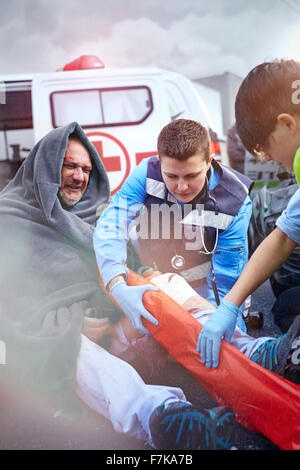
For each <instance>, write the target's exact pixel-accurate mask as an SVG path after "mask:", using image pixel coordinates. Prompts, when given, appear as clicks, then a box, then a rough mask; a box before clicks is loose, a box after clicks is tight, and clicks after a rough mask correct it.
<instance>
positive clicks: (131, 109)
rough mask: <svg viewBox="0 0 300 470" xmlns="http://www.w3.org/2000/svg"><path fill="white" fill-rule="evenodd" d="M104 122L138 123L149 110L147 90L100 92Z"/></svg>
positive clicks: (149, 103) (133, 89)
mask: <svg viewBox="0 0 300 470" xmlns="http://www.w3.org/2000/svg"><path fill="white" fill-rule="evenodd" d="M101 96H102V103H103V113H104V122H105V123H109V124H117V123H119V122H121V123H127V122H128V123H133V122H140V121H142V120H143V119H144V117H145V115H146V114H148V112H149V110H150V109H151V102H150V100H149V91H148V89H147V88H132V89H123V90H111V91H104V90H103V91H102V93H101Z"/></svg>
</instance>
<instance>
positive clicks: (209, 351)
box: [197, 299, 239, 367]
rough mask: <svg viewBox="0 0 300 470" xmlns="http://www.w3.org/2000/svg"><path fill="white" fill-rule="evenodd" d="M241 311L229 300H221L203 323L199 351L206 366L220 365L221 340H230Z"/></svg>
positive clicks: (198, 345) (198, 344)
mask: <svg viewBox="0 0 300 470" xmlns="http://www.w3.org/2000/svg"><path fill="white" fill-rule="evenodd" d="M238 313H239V308H238V307H237V306H236V305H235V304H233V303H231V302H228V300H224V299H222V300H221V303H220V305H219V307H218V308H217V310H216V311H215V312H214V313H213V314H212V315H211V317H210V318H209V319H208V320H207V322H206V323H205V325H203V327H202V330H201V332H200V334H199V338H198V343H197V352H200V356H201V362H202V363H203V364H204V363H206V367H211V365H213V367H218V365H219V354H220V347H221V341H222V338H223V337H224V339H225V341H227V342H228V343H229V342H230V340H231V338H232V335H233V332H234V329H235V326H236V320H237V316H238Z"/></svg>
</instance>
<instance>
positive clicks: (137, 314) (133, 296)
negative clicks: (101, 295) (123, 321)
mask: <svg viewBox="0 0 300 470" xmlns="http://www.w3.org/2000/svg"><path fill="white" fill-rule="evenodd" d="M148 290H153V291H157V290H158V287H156V286H151V285H149V284H147V285H145V286H128V285H127V284H126V282H125V281H124V282H119V283H118V284H115V285H114V286H113V287H112V288H111V290H110V294H111V295H112V296H113V298H114V299H115V300H116V301H117V302H118V304H119V305H120V307H121V308H122V310H123V311H124V313H125V314H126V316H127V317H128V319H129V321H130V323H131V324H132V326H133V327H134V328H136V329H138V330H141V331H143V332H144V333H145V334H149V332H148V331H147V330H146V328H145V327H144V326H143V323H142V317H144V318H146V319H147V320H149V321H150V322H151V323H153V325H156V326H157V325H158V320H156V318H154V317H153V316H152V315H151V313H149V312H148V310H146V309H145V307H144V304H143V294H144V293H145V292H146V291H148Z"/></svg>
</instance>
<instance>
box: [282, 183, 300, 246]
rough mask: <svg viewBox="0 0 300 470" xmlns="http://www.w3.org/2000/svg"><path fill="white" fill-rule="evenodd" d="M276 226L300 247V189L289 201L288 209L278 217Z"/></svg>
mask: <svg viewBox="0 0 300 470" xmlns="http://www.w3.org/2000/svg"><path fill="white" fill-rule="evenodd" d="M276 225H277V227H278V228H280V230H281V231H282V232H284V233H285V234H286V235H287V236H288V237H289V238H291V240H294V242H296V243H298V244H299V245H300V188H299V189H298V190H297V191H296V192H295V194H294V195H293V196H292V197H291V199H290V200H289V203H288V205H287V208H286V209H285V210H284V211H283V213H282V214H281V216H280V217H278V219H277V221H276Z"/></svg>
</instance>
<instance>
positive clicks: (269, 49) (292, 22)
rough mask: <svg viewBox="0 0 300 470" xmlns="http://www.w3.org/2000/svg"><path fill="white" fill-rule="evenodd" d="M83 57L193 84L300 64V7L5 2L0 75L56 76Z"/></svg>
mask: <svg viewBox="0 0 300 470" xmlns="http://www.w3.org/2000/svg"><path fill="white" fill-rule="evenodd" d="M81 54H97V55H98V56H99V57H100V58H101V59H102V60H103V61H104V63H105V64H106V65H107V66H108V67H109V66H111V67H119V66H120V67H124V66H145V65H152V66H158V67H162V68H166V69H170V70H173V71H176V72H181V73H183V74H184V75H186V76H187V77H189V78H198V77H205V76H209V75H214V74H222V73H224V72H227V71H229V72H232V73H235V74H237V75H239V76H241V77H243V76H244V75H245V74H247V73H248V71H249V70H250V69H251V68H252V67H254V66H255V65H257V64H258V63H260V62H262V61H264V60H266V59H274V58H279V57H284V58H295V59H298V60H300V0H252V1H248V2H247V1H246V0H51V1H49V0H1V2H0V73H1V74H2V73H5V74H6V73H31V72H47V71H49V72H51V71H55V70H56V69H57V68H59V67H61V66H63V65H64V64H65V63H67V62H69V61H71V60H73V59H75V58H76V57H78V56H79V55H81Z"/></svg>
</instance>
